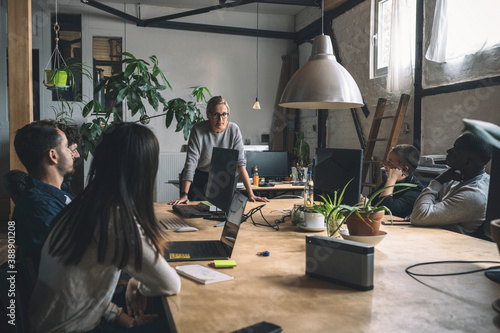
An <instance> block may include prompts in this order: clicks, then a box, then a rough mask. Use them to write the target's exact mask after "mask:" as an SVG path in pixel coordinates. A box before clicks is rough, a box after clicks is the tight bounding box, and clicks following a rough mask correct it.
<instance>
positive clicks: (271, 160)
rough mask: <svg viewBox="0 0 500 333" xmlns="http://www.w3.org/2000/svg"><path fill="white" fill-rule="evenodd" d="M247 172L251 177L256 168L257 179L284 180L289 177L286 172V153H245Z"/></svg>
mask: <svg viewBox="0 0 500 333" xmlns="http://www.w3.org/2000/svg"><path fill="white" fill-rule="evenodd" d="M245 157H246V160H247V172H248V175H249V176H250V177H251V176H252V174H253V169H254V167H255V166H257V168H258V171H259V177H265V178H266V181H267V180H268V179H276V178H284V177H288V176H289V175H290V172H289V170H288V153H287V152H286V151H270V150H268V151H247V152H246V153H245Z"/></svg>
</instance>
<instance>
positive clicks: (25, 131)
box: [12, 121, 79, 271]
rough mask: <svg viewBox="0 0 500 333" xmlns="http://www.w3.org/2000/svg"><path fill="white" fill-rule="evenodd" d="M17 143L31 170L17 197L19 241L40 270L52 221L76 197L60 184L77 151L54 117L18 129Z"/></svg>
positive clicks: (15, 216) (69, 172) (70, 170)
mask: <svg viewBox="0 0 500 333" xmlns="http://www.w3.org/2000/svg"><path fill="white" fill-rule="evenodd" d="M14 147H15V149H16V153H17V155H18V157H19V159H20V160H21V162H22V163H23V165H24V166H25V168H26V170H27V171H28V176H26V177H25V186H24V188H22V189H20V192H19V193H17V195H16V199H15V200H14V201H15V204H16V206H15V208H14V212H13V214H12V220H13V221H15V222H16V226H17V230H16V231H17V233H16V243H17V245H18V246H19V249H20V254H21V256H22V257H23V258H24V259H27V258H30V259H31V260H32V261H33V264H34V266H35V269H36V271H38V265H39V261H40V252H41V249H42V246H43V244H44V242H45V237H46V235H47V231H48V229H49V226H50V223H51V222H52V219H53V218H54V217H55V216H56V215H57V214H58V213H59V212H60V211H61V210H62V209H63V208H64V207H66V206H67V205H68V204H69V203H70V202H71V201H72V200H73V198H74V196H73V195H72V194H70V193H68V192H66V191H64V190H62V189H61V186H62V184H63V181H64V177H65V176H68V175H72V174H73V172H74V170H75V169H74V166H73V162H74V159H75V158H76V156H77V154H78V152H77V153H76V154H75V152H73V151H72V149H71V148H70V147H71V146H68V139H67V137H66V134H65V133H64V132H63V131H61V130H60V129H59V128H57V126H56V125H55V123H54V122H51V121H35V122H33V123H31V124H28V125H26V126H24V127H23V128H21V129H19V130H18V131H17V133H16V137H15V139H14ZM78 156H79V155H78Z"/></svg>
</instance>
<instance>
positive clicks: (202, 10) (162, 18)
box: [146, 0, 257, 25]
mask: <svg viewBox="0 0 500 333" xmlns="http://www.w3.org/2000/svg"><path fill="white" fill-rule="evenodd" d="M254 2H257V0H241V1H236V2H229V3H225V4H220V5H213V6H209V7H204V8H200V9H194V10H189V11H187V12H182V13H177V14H171V15H165V16H160V17H155V18H152V19H148V20H146V24H147V25H150V24H152V23H157V22H163V21H168V20H174V19H178V18H181V17H187V16H193V15H198V14H203V13H208V12H211V11H212V10H218V9H222V8H233V7H238V6H243V5H247V4H250V3H254Z"/></svg>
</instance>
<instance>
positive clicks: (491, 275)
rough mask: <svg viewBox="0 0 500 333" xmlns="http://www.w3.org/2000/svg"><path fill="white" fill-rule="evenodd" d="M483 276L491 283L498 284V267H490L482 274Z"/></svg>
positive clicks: (499, 278) (499, 275) (499, 269)
mask: <svg viewBox="0 0 500 333" xmlns="http://www.w3.org/2000/svg"><path fill="white" fill-rule="evenodd" d="M484 275H485V276H486V277H487V278H488V279H490V280H491V281H495V282H496V283H500V266H495V267H490V268H488V269H487V270H486V272H484Z"/></svg>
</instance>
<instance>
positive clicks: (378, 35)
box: [372, 0, 393, 77]
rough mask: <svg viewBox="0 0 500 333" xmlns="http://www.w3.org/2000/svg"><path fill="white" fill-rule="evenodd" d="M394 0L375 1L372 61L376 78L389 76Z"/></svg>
mask: <svg viewBox="0 0 500 333" xmlns="http://www.w3.org/2000/svg"><path fill="white" fill-rule="evenodd" d="M392 1H393V0H374V15H373V18H374V20H373V21H374V22H373V36H372V37H373V39H372V40H373V43H372V47H373V49H372V54H373V57H372V61H373V65H372V68H373V75H372V76H374V77H378V76H382V75H386V74H387V70H388V66H389V55H390V50H391V17H392Z"/></svg>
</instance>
